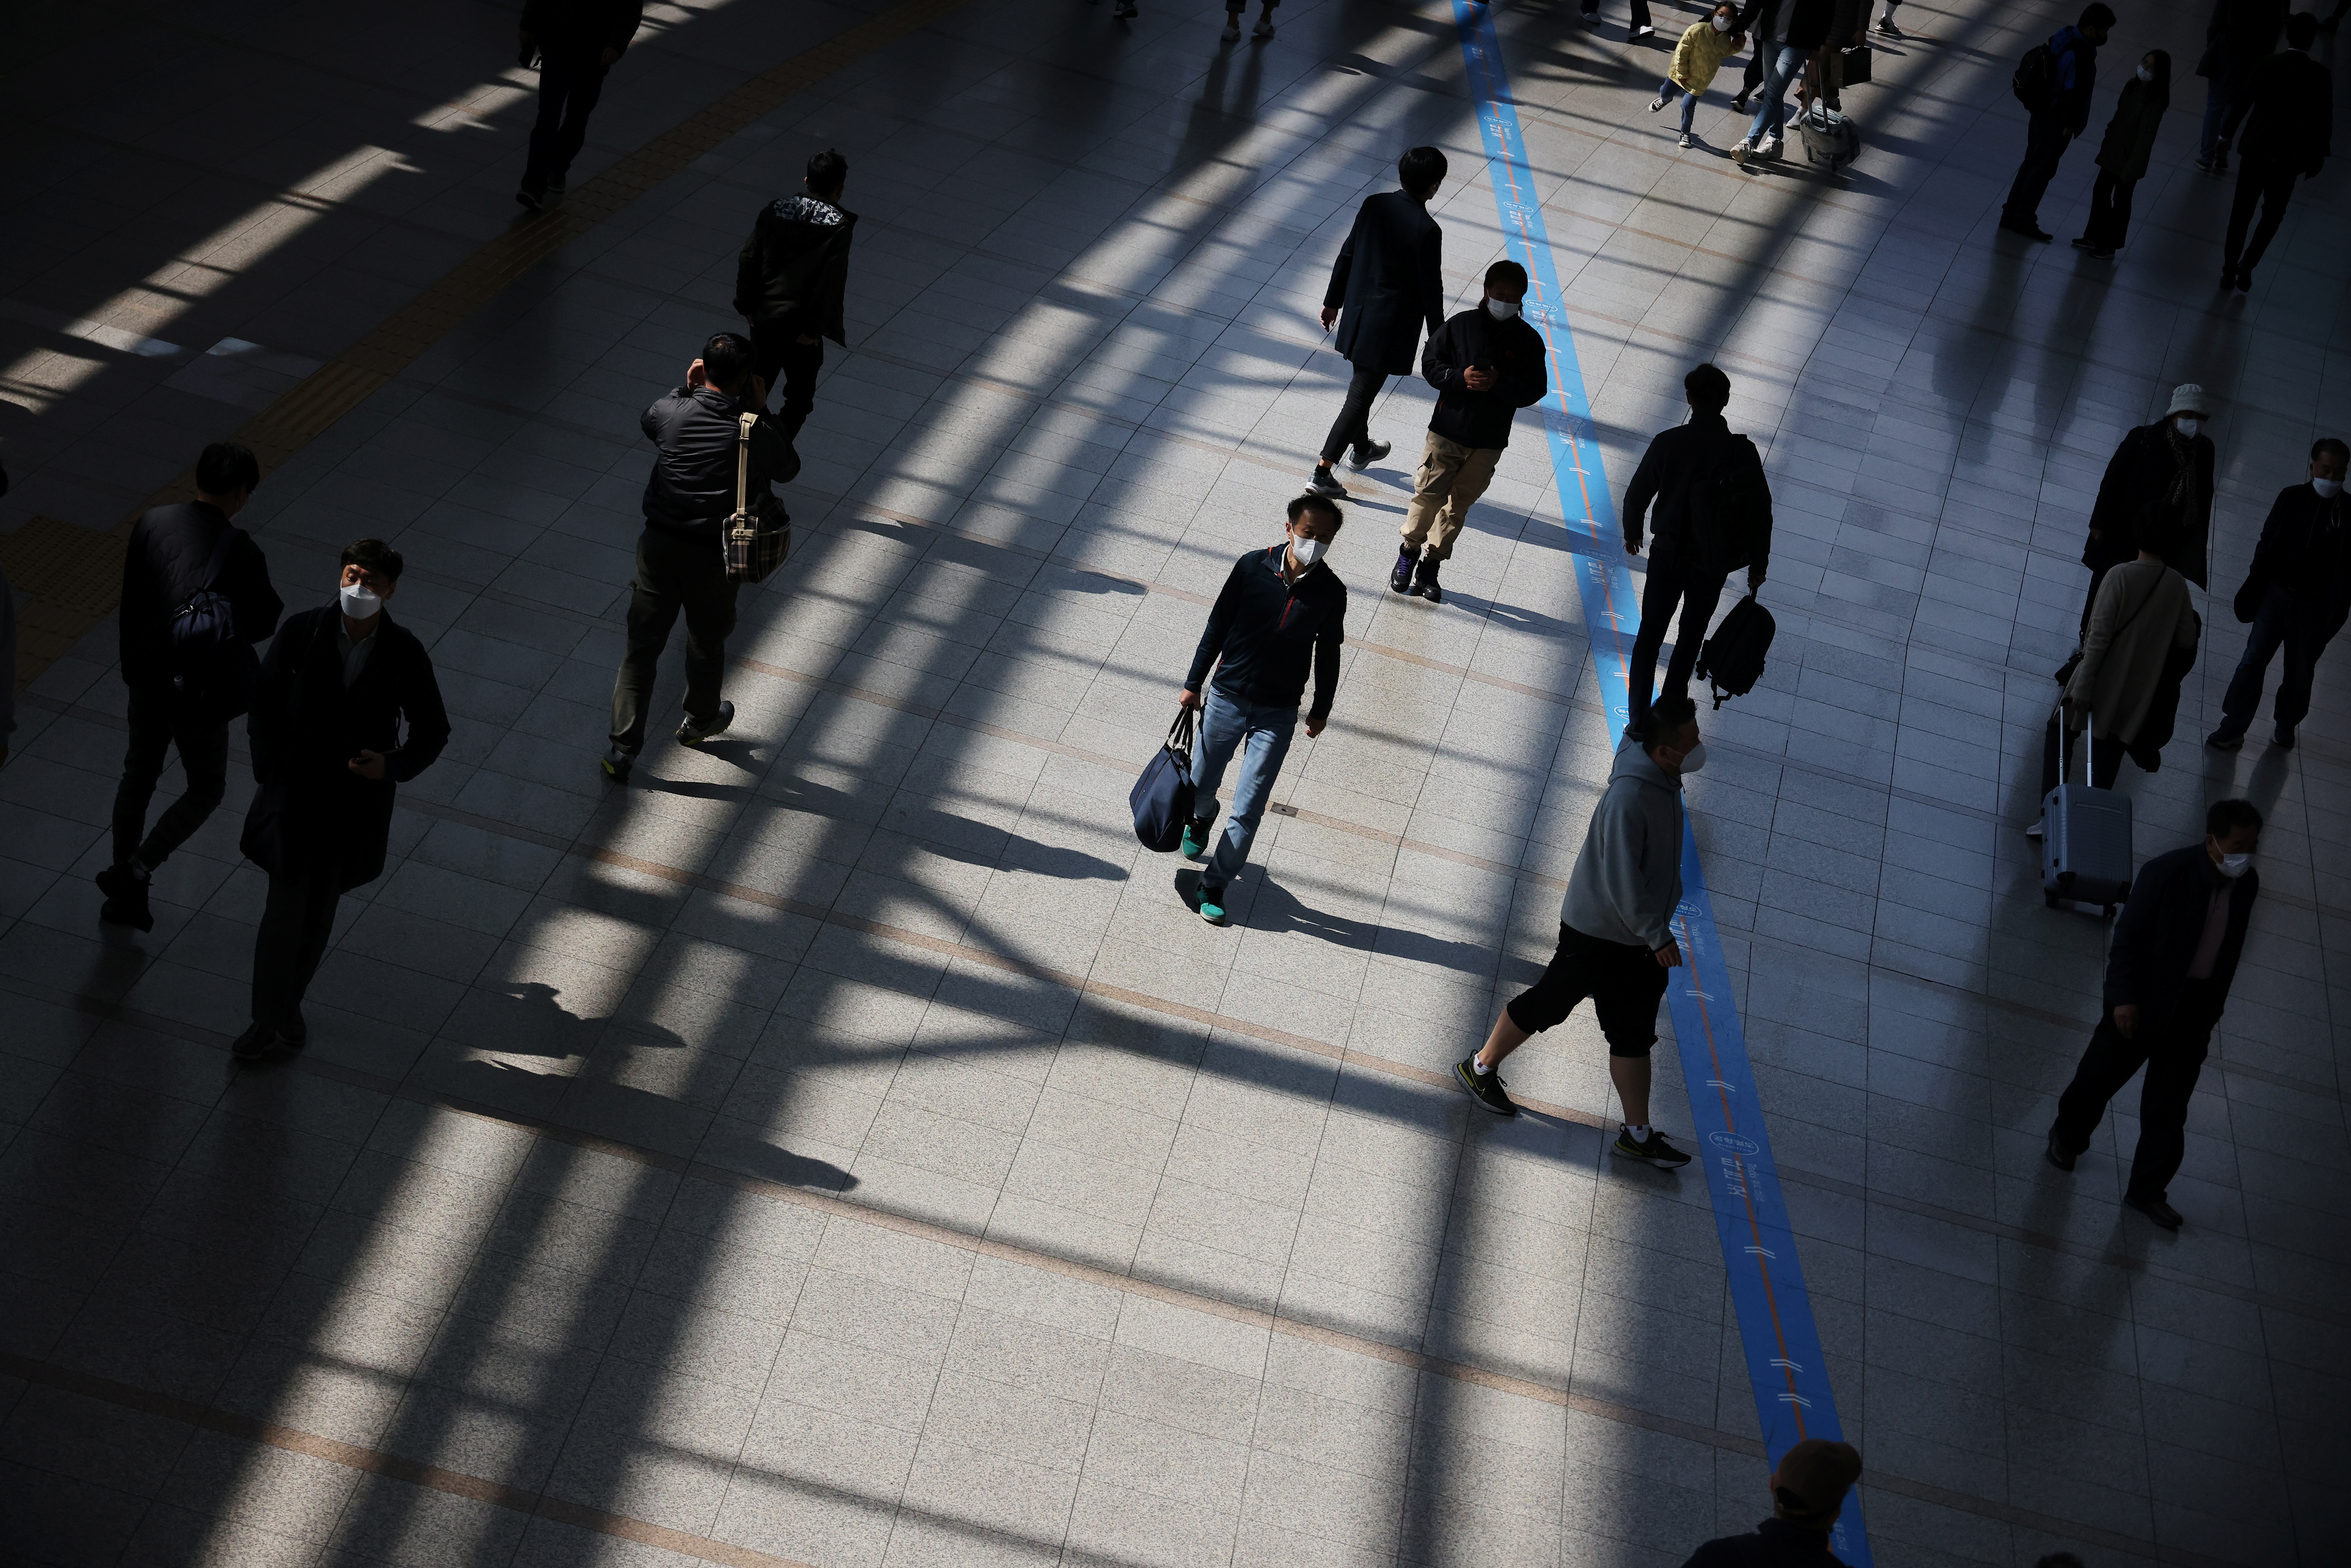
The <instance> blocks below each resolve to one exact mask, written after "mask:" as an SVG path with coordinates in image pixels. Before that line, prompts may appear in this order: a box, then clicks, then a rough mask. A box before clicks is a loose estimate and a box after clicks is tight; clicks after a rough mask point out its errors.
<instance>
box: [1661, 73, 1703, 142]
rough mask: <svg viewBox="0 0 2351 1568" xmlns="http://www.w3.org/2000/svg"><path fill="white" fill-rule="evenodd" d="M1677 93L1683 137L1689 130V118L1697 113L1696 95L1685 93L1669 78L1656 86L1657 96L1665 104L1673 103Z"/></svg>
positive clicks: (1679, 85) (1678, 84)
mask: <svg viewBox="0 0 2351 1568" xmlns="http://www.w3.org/2000/svg"><path fill="white" fill-rule="evenodd" d="M1677 92H1678V93H1681V95H1682V133H1683V134H1684V135H1687V134H1688V133H1689V128H1690V117H1691V116H1692V115H1694V114H1696V113H1697V112H1698V94H1696V93H1694V92H1688V91H1685V90H1684V89H1683V88H1682V86H1681V84H1680V83H1678V82H1677V81H1675V80H1674V78H1671V77H1667V78H1666V79H1665V80H1663V81H1661V82H1659V83H1658V84H1657V96H1658V97H1659V98H1661V99H1665V100H1666V101H1667V103H1671V102H1673V101H1674V94H1676V93H1677Z"/></svg>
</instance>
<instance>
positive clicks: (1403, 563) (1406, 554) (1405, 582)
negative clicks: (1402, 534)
mask: <svg viewBox="0 0 2351 1568" xmlns="http://www.w3.org/2000/svg"><path fill="white" fill-rule="evenodd" d="M1419 564H1420V555H1419V553H1418V552H1417V551H1416V550H1415V549H1412V548H1411V547H1410V546H1409V545H1407V546H1406V547H1405V549H1404V551H1403V553H1401V554H1400V555H1398V556H1397V557H1396V563H1395V570H1394V571H1392V572H1390V573H1388V591H1390V592H1392V593H1410V592H1411V591H1412V569H1413V568H1414V567H1416V566H1418V565H1419Z"/></svg>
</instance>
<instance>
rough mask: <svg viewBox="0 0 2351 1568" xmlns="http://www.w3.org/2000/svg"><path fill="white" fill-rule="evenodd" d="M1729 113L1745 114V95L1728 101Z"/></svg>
mask: <svg viewBox="0 0 2351 1568" xmlns="http://www.w3.org/2000/svg"><path fill="white" fill-rule="evenodd" d="M1730 112H1731V113H1733V114H1744V113H1746V112H1747V95H1746V94H1745V93H1743V92H1742V93H1740V95H1739V96H1738V97H1736V98H1734V99H1731V100H1730Z"/></svg>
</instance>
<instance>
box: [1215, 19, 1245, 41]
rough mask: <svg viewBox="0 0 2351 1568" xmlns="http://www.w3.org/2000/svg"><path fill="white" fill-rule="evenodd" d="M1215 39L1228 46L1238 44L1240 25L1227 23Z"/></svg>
mask: <svg viewBox="0 0 2351 1568" xmlns="http://www.w3.org/2000/svg"><path fill="white" fill-rule="evenodd" d="M1217 37H1219V38H1221V39H1223V40H1224V41H1225V42H1226V43H1228V44H1238V43H1239V42H1240V41H1241V25H1240V24H1239V23H1238V22H1228V23H1227V24H1226V25H1225V30H1224V31H1223V32H1221V33H1219V34H1217Z"/></svg>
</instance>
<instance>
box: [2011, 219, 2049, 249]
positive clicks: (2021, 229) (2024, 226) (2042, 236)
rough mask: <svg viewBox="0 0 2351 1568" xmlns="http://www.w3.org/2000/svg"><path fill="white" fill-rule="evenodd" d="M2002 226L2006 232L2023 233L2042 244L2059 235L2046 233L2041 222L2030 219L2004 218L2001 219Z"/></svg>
mask: <svg viewBox="0 0 2351 1568" xmlns="http://www.w3.org/2000/svg"><path fill="white" fill-rule="evenodd" d="M2000 226H2001V229H2002V230H2003V231H2005V232H2006V233H2009V234H2012V235H2023V236H2024V237H2025V238H2026V239H2029V240H2032V241H2034V242H2035V243H2037V244H2040V245H2047V244H2048V243H2049V242H2050V241H2051V240H2053V239H2054V238H2056V237H2057V236H2056V235H2052V234H2048V233H2044V232H2043V229H2042V227H2041V225H2039V224H2037V223H2033V222H2031V221H2030V220H2024V221H2019V220H2015V219H2011V218H2002V219H2001V220H2000Z"/></svg>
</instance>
